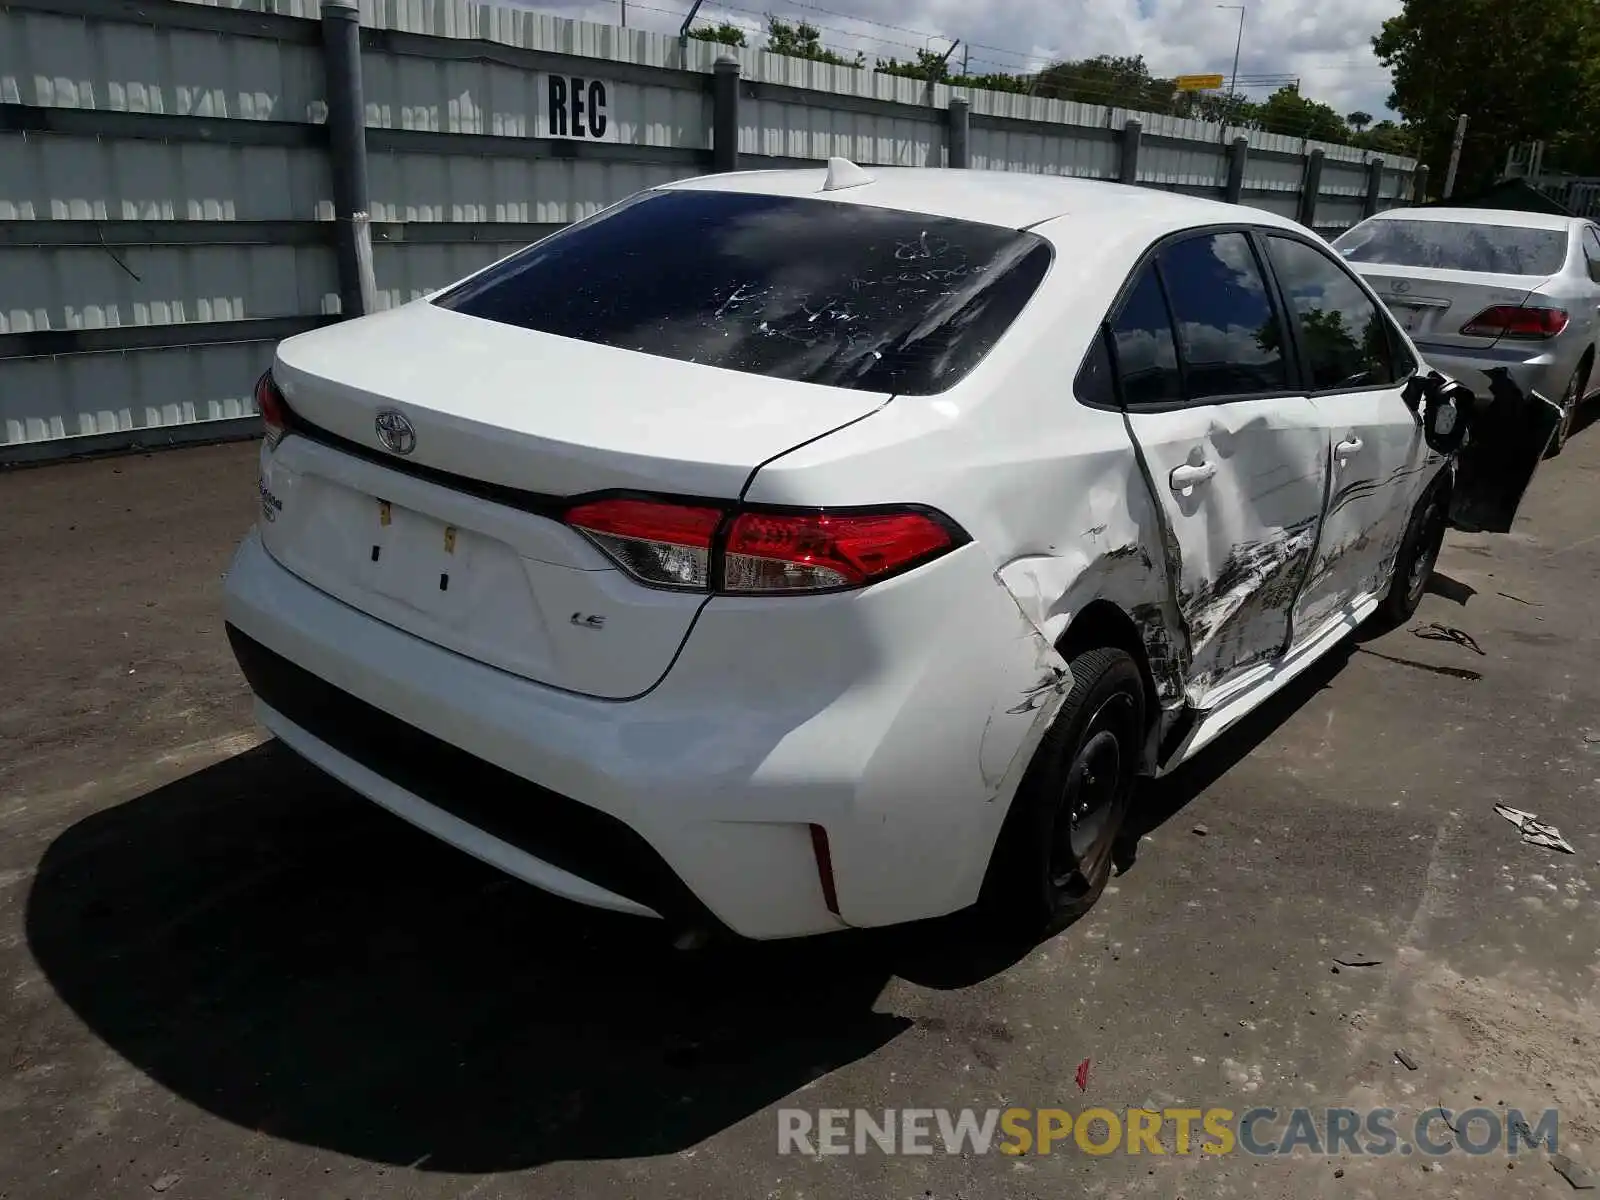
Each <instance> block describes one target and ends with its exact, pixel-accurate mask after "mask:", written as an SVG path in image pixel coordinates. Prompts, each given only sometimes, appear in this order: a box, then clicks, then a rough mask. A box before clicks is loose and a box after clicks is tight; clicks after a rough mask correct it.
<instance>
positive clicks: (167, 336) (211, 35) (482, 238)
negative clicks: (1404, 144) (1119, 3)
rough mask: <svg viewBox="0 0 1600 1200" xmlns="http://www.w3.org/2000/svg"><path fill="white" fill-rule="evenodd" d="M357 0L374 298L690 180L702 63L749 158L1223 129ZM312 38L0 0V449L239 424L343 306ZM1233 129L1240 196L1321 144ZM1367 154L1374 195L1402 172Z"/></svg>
mask: <svg viewBox="0 0 1600 1200" xmlns="http://www.w3.org/2000/svg"><path fill="white" fill-rule="evenodd" d="M361 3H362V21H363V25H364V26H365V27H366V29H367V30H368V31H369V34H368V36H367V37H366V39H365V42H364V45H365V48H364V49H363V51H362V55H361V60H362V72H363V90H364V98H365V103H366V125H367V130H368V175H369V193H370V215H371V217H372V219H373V220H374V221H376V222H380V223H383V224H380V225H379V226H377V227H375V230H374V238H375V244H374V254H373V263H374V272H375V276H376V284H377V303H378V305H379V307H392V306H394V305H396V304H401V303H405V302H407V301H409V300H411V299H415V298H416V297H418V296H422V295H425V294H427V293H428V292H429V291H432V290H434V289H437V288H439V287H441V286H444V285H446V284H448V283H450V282H451V281H453V280H455V279H457V278H460V277H461V276H463V275H465V274H468V273H470V272H471V271H473V270H475V269H476V268H478V267H480V266H482V265H484V264H486V263H488V262H491V261H493V260H495V259H497V258H499V257H501V256H503V255H504V254H507V253H509V252H511V251H512V250H514V249H516V248H517V246H518V245H519V244H521V243H523V242H525V241H527V240H528V239H529V238H531V237H536V236H539V233H540V231H542V230H544V229H548V228H550V227H557V226H559V225H561V224H564V223H567V222H570V221H573V220H577V219H581V218H583V217H585V216H588V215H591V214H592V213H594V212H596V211H598V210H599V209H601V208H603V207H605V206H607V205H609V204H612V203H615V202H616V201H618V200H620V199H622V198H624V197H625V196H627V195H630V194H631V193H633V192H636V191H638V190H640V189H643V188H647V187H652V186H657V185H659V184H662V183H665V182H668V181H670V180H673V179H678V178H683V177H685V176H688V175H693V174H697V173H699V172H701V171H703V170H706V169H709V163H710V160H711V155H712V154H713V152H714V150H715V148H714V147H713V144H712V131H713V128H714V122H713V119H712V118H713V108H714V105H713V100H712V95H711V92H712V89H711V88H710V87H709V82H710V81H709V78H708V76H709V75H710V73H711V72H712V70H713V65H714V64H715V62H716V61H717V60H718V58H720V57H723V56H729V55H731V57H733V58H734V59H735V60H736V61H737V62H738V64H739V66H740V76H741V87H740V92H741V101H740V106H739V113H738V122H737V126H736V130H737V143H738V149H739V151H740V152H741V153H743V154H746V155H749V156H751V157H752V158H753V159H754V158H757V157H761V158H770V159H776V160H798V161H820V160H822V159H825V158H827V157H829V156H830V155H843V156H846V157H849V158H852V159H854V160H856V161H858V162H861V163H864V164H873V165H889V164H893V165H904V166H940V165H942V164H943V163H944V162H945V161H946V156H947V144H948V140H949V134H948V129H947V123H948V122H947V110H948V109H949V107H950V101H951V99H952V98H953V97H955V96H956V95H961V96H963V97H964V98H965V99H967V100H968V102H969V104H970V113H971V122H970V128H969V138H968V145H969V151H970V154H969V164H970V165H971V166H972V167H975V168H988V169H999V170H1012V171H1028V172H1036V173H1039V172H1042V173H1051V174H1060V175H1071V176H1079V177H1089V178H1101V179H1112V178H1117V177H1118V176H1119V175H1120V173H1121V169H1122V163H1123V157H1122V155H1123V148H1122V130H1123V126H1124V124H1125V122H1127V121H1128V120H1130V119H1137V120H1138V121H1139V122H1140V123H1141V126H1142V129H1143V138H1142V141H1141V144H1140V152H1139V160H1138V179H1139V181H1140V182H1141V183H1143V184H1145V185H1147V186H1154V187H1161V188H1165V189H1168V190H1172V191H1184V192H1190V193H1194V194H1201V195H1221V193H1222V190H1223V187H1224V185H1225V181H1226V179H1227V175H1228V165H1229V157H1228V156H1229V146H1230V144H1231V143H1232V141H1233V139H1234V137H1235V136H1237V135H1239V134H1240V131H1237V130H1234V129H1231V128H1224V127H1222V126H1220V125H1214V124H1209V123H1206V122H1200V121H1191V120H1186V119H1182V118H1177V117H1171V116H1168V115H1165V114H1152V113H1137V112H1129V111H1127V110H1123V109H1118V108H1108V107H1104V106H1100V105H1090V104H1077V103H1069V102H1064V101H1060V100H1045V99H1040V98H1038V97H1033V96H1026V95H1016V94H1009V93H990V92H972V91H967V90H964V89H963V90H961V91H956V90H953V89H951V88H949V87H948V86H946V85H943V84H938V85H934V86H929V85H928V84H926V83H924V82H922V81H919V80H914V79H906V78H903V77H900V76H889V75H881V74H878V73H875V72H873V71H870V70H856V69H852V68H848V67H841V66H836V65H832V64H828V63H817V62H810V61H807V60H803V59H796V58H785V57H781V56H776V55H772V54H768V53H765V52H763V51H759V50H753V49H733V48H729V47H724V46H719V45H715V44H710V43H704V42H699V41H692V42H690V43H689V45H688V46H687V47H686V48H680V47H679V46H678V44H677V40H676V39H675V38H672V37H664V36H661V35H658V34H653V33H647V32H644V31H641V30H633V29H618V28H615V27H612V26H605V25H598V24H592V23H587V22H581V21H572V20H567V19H564V18H560V17H556V16H553V15H551V14H548V13H540V12H534V11H531V10H529V9H525V8H517V7H513V6H509V5H502V4H494V3H479V2H478V0H361ZM246 14H258V15H248V16H247V15H246ZM320 30H321V25H320V10H319V6H318V0H184V2H183V3H178V2H177V0H141V3H140V4H139V5H137V6H133V5H123V6H117V5H115V4H112V3H105V4H100V3H97V2H96V0H57V2H56V3H55V4H50V3H47V2H46V0H11V3H10V4H9V5H8V7H5V8H3V9H0V103H4V104H8V105H12V106H15V107H14V108H13V109H11V110H9V112H10V114H12V116H13V117H15V119H11V120H9V128H8V130H7V131H6V132H4V133H0V339H4V342H3V344H0V460H4V459H5V458H6V457H8V453H7V452H8V448H9V449H15V448H16V447H18V446H23V445H26V446H27V447H29V448H30V452H31V450H36V449H37V448H38V444H39V442H40V441H41V439H46V440H48V439H58V440H59V441H60V449H61V452H63V453H64V452H67V451H69V450H70V449H71V448H72V447H73V445H74V444H75V443H73V442H72V441H71V440H70V439H73V438H84V437H87V438H90V439H106V438H116V437H125V438H132V437H142V436H145V435H147V434H149V433H150V432H151V431H157V432H170V431H172V430H174V429H178V428H187V427H188V425H189V424H191V423H200V422H206V421H222V422H227V421H238V420H240V419H247V418H248V417H249V416H250V415H251V414H252V413H253V412H254V408H253V404H252V402H251V398H250V390H251V385H252V382H253V380H254V379H255V377H256V376H257V374H258V373H259V371H260V370H261V368H262V367H263V366H264V365H265V364H266V362H267V361H269V359H270V356H271V350H272V346H273V344H274V340H275V339H276V338H278V337H281V336H285V335H286V334H287V333H289V332H293V330H294V328H305V327H310V326H311V325H312V324H315V323H316V322H318V321H320V320H324V319H325V317H326V314H330V313H333V312H336V311H337V308H338V299H337V297H338V295H339V293H340V290H341V289H340V286H339V281H338V279H337V278H336V269H335V258H334V254H333V252H332V249H331V245H332V237H331V231H332V228H333V226H332V225H331V224H330V222H331V221H332V219H333V217H334V215H335V214H334V201H333V187H332V176H331V171H330V165H329V162H328V152H327V149H326V145H325V137H326V135H325V134H324V132H323V131H322V130H321V129H320V128H318V125H319V123H321V122H323V121H324V120H325V119H326V105H325V100H324V79H323V58H322V52H321V49H320V37H321V33H320ZM430 39H478V40H480V41H481V42H482V43H483V44H482V45H468V46H463V45H462V44H461V43H460V42H459V41H456V42H446V41H442V40H430ZM552 56H562V57H552ZM553 70H554V71H565V72H567V73H568V77H569V78H570V76H571V74H573V73H577V74H581V75H583V76H584V77H585V78H590V79H600V80H602V81H604V82H605V84H606V86H607V97H608V104H607V115H608V120H609V122H610V128H609V129H608V131H607V132H606V135H605V137H604V141H605V142H606V143H608V144H605V145H600V146H594V145H592V144H582V143H578V142H573V141H557V140H552V139H550V138H548V137H546V136H545V135H546V134H547V133H548V132H549V131H548V130H545V129H542V128H541V125H540V121H541V117H540V113H541V111H542V110H543V108H544V106H545V105H546V104H547V103H548V92H547V91H546V90H545V88H546V82H545V76H546V75H547V74H548V73H549V72H550V71H553ZM1242 136H1244V137H1245V138H1246V139H1247V141H1248V144H1249V146H1250V155H1249V160H1248V166H1247V170H1246V173H1245V178H1244V193H1243V197H1242V198H1243V200H1244V201H1245V202H1246V203H1248V204H1254V205H1257V206H1259V207H1262V208H1265V209H1269V210H1271V211H1274V212H1279V213H1283V214H1285V215H1288V216H1293V215H1295V213H1296V212H1297V210H1298V209H1299V201H1300V189H1301V187H1302V184H1303V181H1304V179H1305V175H1306V157H1305V156H1306V154H1307V153H1308V152H1309V151H1310V150H1313V149H1316V148H1318V147H1319V144H1318V143H1312V142H1307V141H1305V140H1304V139H1299V138H1288V137H1283V136H1281V135H1275V134H1265V133H1260V132H1259V131H1243V133H1242ZM1321 148H1322V149H1323V151H1324V159H1325V161H1324V164H1323V174H1322V183H1321V192H1322V195H1320V196H1319V198H1318V205H1317V211H1316V218H1315V220H1316V224H1317V226H1318V227H1319V228H1320V229H1323V230H1325V231H1327V230H1331V229H1334V228H1335V226H1336V225H1338V224H1339V223H1353V222H1354V221H1355V220H1357V219H1359V216H1360V212H1361V210H1362V208H1363V206H1364V204H1365V201H1366V195H1367V192H1366V188H1367V176H1366V167H1365V162H1366V160H1367V159H1369V158H1371V157H1375V156H1373V155H1370V154H1366V153H1364V152H1362V151H1360V150H1357V149H1354V148H1351V147H1329V146H1321ZM723 149H724V150H725V149H726V147H724V148H723ZM1383 157H1384V159H1385V164H1386V167H1385V171H1384V173H1383V179H1382V182H1381V187H1380V192H1379V196H1380V200H1379V203H1380V204H1381V205H1383V206H1385V207H1388V206H1392V205H1393V204H1396V203H1403V202H1404V201H1405V198H1406V197H1408V196H1409V193H1410V183H1409V180H1410V175H1411V172H1412V170H1413V167H1414V164H1413V163H1412V162H1411V161H1410V160H1408V159H1400V158H1395V157H1392V156H1383ZM752 165H757V164H755V163H752ZM64 222H74V223H76V224H73V225H70V226H68V225H65V224H62V223H64ZM497 225H504V226H507V228H506V229H504V230H497V229H496V228H495V227H496V226H497ZM408 226H409V231H408ZM512 226H515V228H512ZM35 227H36V228H35ZM233 229H238V230H239V231H240V232H238V233H237V234H235V233H233V232H230V230H233ZM252 323H257V324H252ZM261 323H264V324H261ZM140 339H143V340H142V341H141V340H140ZM185 339H188V341H187V342H186V341H185ZM156 342H159V343H160V346H159V348H157V346H155V345H154V344H153V343H156ZM76 444H82V443H76Z"/></svg>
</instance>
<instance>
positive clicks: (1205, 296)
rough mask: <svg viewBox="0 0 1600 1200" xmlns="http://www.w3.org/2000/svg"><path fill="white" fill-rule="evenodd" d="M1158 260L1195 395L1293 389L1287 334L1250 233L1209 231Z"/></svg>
mask: <svg viewBox="0 0 1600 1200" xmlns="http://www.w3.org/2000/svg"><path fill="white" fill-rule="evenodd" d="M1157 259H1158V261H1159V262H1160V264H1161V279H1162V282H1164V283H1165V284H1166V288H1167V300H1168V302H1169V303H1170V304H1171V306H1172V319H1173V322H1174V324H1175V325H1176V326H1177V331H1178V349H1179V352H1180V353H1181V355H1182V357H1183V377H1184V383H1185V385H1186V387H1187V390H1188V395H1189V399H1190V400H1204V399H1207V398H1210V397H1214V396H1237V395H1248V394H1251V393H1258V392H1281V391H1284V390H1286V389H1287V387H1288V380H1289V377H1288V370H1287V368H1286V366H1285V364H1284V357H1283V337H1282V333H1281V331H1280V329H1279V327H1278V319H1277V314H1276V312H1275V311H1274V310H1273V307H1272V302H1271V301H1270V300H1269V299H1268V298H1267V288H1266V284H1265V282H1264V281H1263V279H1262V276H1261V267H1260V264H1259V263H1257V262H1256V255H1255V251H1254V250H1253V249H1251V246H1250V239H1249V238H1247V237H1246V236H1245V235H1244V234H1242V233H1213V234H1202V235H1200V236H1197V237H1192V238H1187V239H1185V240H1184V241H1181V242H1177V243H1174V244H1173V245H1170V246H1167V247H1166V248H1165V249H1163V250H1162V251H1161V252H1160V254H1159V255H1157Z"/></svg>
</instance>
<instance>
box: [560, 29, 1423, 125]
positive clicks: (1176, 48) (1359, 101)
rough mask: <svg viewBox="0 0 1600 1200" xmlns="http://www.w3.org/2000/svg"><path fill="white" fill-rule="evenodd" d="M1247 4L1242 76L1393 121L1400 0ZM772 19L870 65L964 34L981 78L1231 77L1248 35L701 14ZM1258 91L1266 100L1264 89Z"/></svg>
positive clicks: (937, 46)
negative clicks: (811, 30) (1138, 63)
mask: <svg viewBox="0 0 1600 1200" xmlns="http://www.w3.org/2000/svg"><path fill="white" fill-rule="evenodd" d="M1246 3H1247V5H1248V11H1247V12H1246V14H1245V27H1244V44H1243V52H1242V54H1241V55H1240V59H1239V73H1240V75H1241V76H1246V77H1247V76H1251V75H1257V76H1259V75H1268V74H1270V75H1291V76H1298V77H1299V78H1300V80H1301V91H1302V93H1303V94H1305V95H1306V96H1307V97H1309V98H1311V99H1314V100H1321V101H1323V102H1324V103H1326V104H1330V105H1332V106H1333V107H1334V108H1335V109H1337V110H1338V111H1339V112H1341V113H1343V112H1350V111H1353V110H1356V109H1364V110H1366V111H1367V112H1370V113H1374V114H1377V115H1378V116H1380V117H1381V116H1383V115H1386V107H1385V101H1386V99H1387V97H1388V93H1389V76H1388V72H1387V71H1385V70H1384V69H1383V68H1382V67H1381V66H1379V65H1378V62H1377V59H1375V58H1374V57H1373V54H1372V37H1373V35H1374V34H1376V33H1377V32H1378V31H1379V29H1380V27H1381V26H1382V24H1383V22H1384V20H1385V19H1386V18H1388V17H1392V16H1394V15H1395V14H1396V13H1398V12H1399V11H1400V7H1401V0H1254V3H1250V2H1249V0H1246ZM535 7H539V8H541V9H543V10H545V11H551V12H558V13H560V14H561V15H563V16H574V17H581V18H582V19H584V20H590V21H599V22H603V23H606V24H616V23H617V20H618V17H619V13H620V7H619V4H618V3H607V2H604V0H601V2H599V3H596V2H594V0H586V2H583V3H572V4H563V3H554V4H545V5H537V6H535ZM688 7H689V5H688V3H687V2H686V0H630V2H629V3H628V24H629V25H633V26H638V27H640V28H644V29H652V30H656V31H659V32H675V31H676V30H677V27H678V25H679V24H680V23H681V22H682V20H683V15H684V14H685V13H686V12H687V11H688ZM821 10H828V11H821ZM764 12H772V13H775V14H777V15H778V16H780V17H787V18H791V19H803V20H807V21H809V22H811V23H812V24H813V25H816V26H818V27H819V28H820V29H821V30H822V39H823V41H824V42H825V43H826V44H828V45H830V46H833V47H836V48H839V49H845V50H855V49H858V48H859V49H861V50H864V51H866V54H867V57H868V60H869V61H870V60H871V59H872V58H873V57H874V56H880V57H885V58H887V57H889V56H891V55H893V56H895V57H898V58H902V59H904V58H909V57H914V55H915V51H916V50H917V49H920V48H923V47H928V48H931V49H935V50H942V49H944V48H946V47H947V46H948V45H949V44H950V43H949V40H948V39H950V38H961V39H963V46H962V47H960V48H958V49H957V50H956V51H955V54H954V56H953V60H954V61H958V62H959V61H960V60H961V58H962V56H963V54H964V53H965V54H968V55H970V56H971V60H970V61H971V69H972V70H973V71H975V72H976V71H979V70H987V71H1001V70H1004V71H1017V70H1024V69H1028V68H1035V67H1038V66H1040V65H1042V64H1043V63H1045V62H1048V61H1050V60H1051V59H1055V58H1088V57H1091V56H1093V55H1096V54H1143V55H1144V57H1145V61H1146V62H1148V63H1149V64H1150V67H1151V69H1152V70H1153V71H1155V72H1156V73H1157V74H1161V75H1173V74H1188V73H1196V74H1198V73H1209V72H1220V73H1222V74H1224V75H1226V74H1228V73H1229V72H1230V71H1231V70H1232V66H1233V52H1234V44H1235V39H1236V37H1237V35H1238V30H1239V14H1238V13H1237V12H1236V11H1233V10H1231V9H1225V8H1219V7H1218V6H1217V4H1216V2H1215V0H988V2H987V3H982V4H974V3H971V2H970V0H804V3H800V2H798V0H787V2H786V0H763V2H760V3H758V2H757V0H728V3H727V4H718V3H716V0H705V4H704V5H703V6H702V8H701V15H702V17H705V18H709V19H711V20H715V21H721V20H729V21H732V22H733V23H735V24H738V25H742V26H744V27H745V28H747V29H750V30H758V29H760V28H761V27H762V26H763V25H764V23H765V22H764V18H763V16H762V14H763V13H764ZM841 14H850V15H848V16H846V15H841ZM873 22H877V23H876V24H874V23H873ZM930 35H931V36H930ZM758 41H759V39H752V42H758ZM1253 94H1254V95H1256V96H1257V98H1265V96H1266V94H1267V90H1266V89H1258V90H1256V91H1255V92H1254V93H1253Z"/></svg>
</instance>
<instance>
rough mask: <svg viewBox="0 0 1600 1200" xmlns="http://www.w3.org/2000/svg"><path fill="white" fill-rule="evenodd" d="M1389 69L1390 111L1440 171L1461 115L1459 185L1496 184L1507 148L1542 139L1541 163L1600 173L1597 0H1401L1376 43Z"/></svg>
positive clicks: (1438, 173) (1440, 173)
mask: <svg viewBox="0 0 1600 1200" xmlns="http://www.w3.org/2000/svg"><path fill="white" fill-rule="evenodd" d="M1372 48H1373V51H1374V52H1375V53H1376V54H1377V56H1378V61H1379V62H1381V63H1382V64H1383V65H1384V66H1386V67H1388V68H1390V70H1391V71H1392V72H1393V74H1394V90H1393V91H1392V92H1391V93H1390V95H1389V107H1390V108H1392V109H1394V110H1395V111H1396V112H1398V113H1399V114H1400V115H1401V116H1402V117H1404V118H1405V120H1406V122H1407V124H1408V125H1410V126H1412V127H1413V128H1414V130H1415V131H1416V132H1417V133H1418V134H1419V135H1420V139H1421V151H1422V158H1423V161H1425V162H1426V163H1427V164H1428V166H1429V168H1430V169H1431V170H1432V172H1433V174H1434V178H1436V179H1439V178H1442V177H1443V174H1444V171H1445V167H1446V165H1447V163H1448V161H1449V156H1450V143H1451V140H1452V137H1453V135H1454V132H1455V125H1456V117H1457V114H1459V113H1466V114H1467V117H1468V122H1469V123H1468V126H1467V138H1466V141H1465V142H1464V143H1463V145H1462V151H1461V165H1460V170H1459V174H1458V183H1457V187H1458V188H1459V189H1461V190H1469V189H1471V188H1473V187H1475V186H1478V185H1480V184H1483V183H1487V182H1489V181H1491V180H1493V179H1494V178H1495V177H1496V176H1497V175H1498V173H1499V171H1500V170H1501V168H1502V166H1503V164H1504V162H1505V154H1506V151H1507V149H1508V148H1509V147H1511V146H1512V145H1515V144H1516V143H1518V142H1525V141H1532V140H1535V139H1543V140H1544V141H1545V142H1546V143H1547V147H1548V148H1547V152H1546V155H1545V163H1546V165H1547V166H1551V167H1562V168H1565V169H1568V170H1575V171H1578V172H1580V173H1594V172H1596V171H1600V154H1597V151H1600V103H1597V102H1600V59H1597V57H1596V52H1597V50H1600V0H1536V2H1532V3H1523V2H1521V0H1404V7H1403V8H1402V9H1401V12H1400V14H1399V15H1398V16H1396V17H1392V18H1390V19H1389V20H1387V21H1385V22H1384V23H1383V29H1382V32H1380V33H1379V34H1378V35H1377V36H1376V37H1374V38H1373V39H1372Z"/></svg>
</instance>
